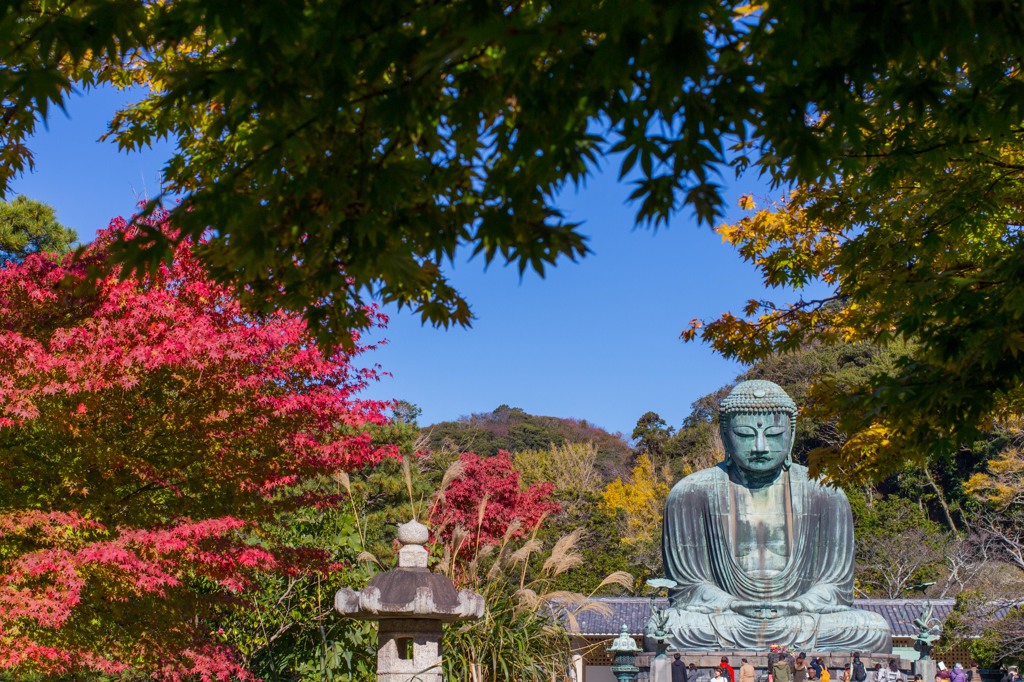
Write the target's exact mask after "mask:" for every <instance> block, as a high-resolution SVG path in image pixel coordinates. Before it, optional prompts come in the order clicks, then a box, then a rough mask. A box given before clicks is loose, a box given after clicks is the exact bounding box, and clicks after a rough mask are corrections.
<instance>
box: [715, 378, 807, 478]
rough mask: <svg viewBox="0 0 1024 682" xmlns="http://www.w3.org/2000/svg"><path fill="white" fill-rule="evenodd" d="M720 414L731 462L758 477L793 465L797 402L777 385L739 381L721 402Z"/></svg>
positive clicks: (722, 430)
mask: <svg viewBox="0 0 1024 682" xmlns="http://www.w3.org/2000/svg"><path fill="white" fill-rule="evenodd" d="M718 417H719V419H718V421H719V428H720V429H721V432H722V443H723V445H724V446H725V451H726V453H727V455H728V459H727V460H726V462H727V463H728V464H731V465H736V466H738V467H739V468H740V469H742V470H743V471H745V472H746V473H748V474H752V475H755V476H758V475H760V476H764V475H767V474H771V473H773V472H777V471H778V470H779V469H780V468H784V469H788V468H789V467H790V465H791V464H792V459H791V454H792V450H793V437H794V435H795V434H796V403H794V402H793V399H792V398H790V397H789V396H788V395H787V394H786V392H785V391H783V390H782V388H781V387H780V386H779V385H778V384H775V383H772V382H771V381H762V380H759V379H755V380H751V381H744V382H741V383H739V384H737V385H736V387H735V388H733V389H732V391H731V392H730V393H729V395H728V396H726V397H725V399H724V400H722V402H721V404H720V405H719V408H718Z"/></svg>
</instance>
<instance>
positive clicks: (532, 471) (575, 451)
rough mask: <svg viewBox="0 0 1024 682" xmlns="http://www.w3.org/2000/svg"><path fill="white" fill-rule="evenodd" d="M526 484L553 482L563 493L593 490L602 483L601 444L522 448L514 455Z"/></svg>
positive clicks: (589, 491)
mask: <svg viewBox="0 0 1024 682" xmlns="http://www.w3.org/2000/svg"><path fill="white" fill-rule="evenodd" d="M512 461H513V463H514V465H515V468H516V470H518V471H519V473H520V475H521V476H522V480H523V483H526V484H532V483H538V482H546V483H553V484H554V485H555V490H557V491H559V492H563V493H575V494H583V493H593V492H597V490H598V488H599V487H600V484H601V477H600V475H599V474H598V473H597V468H596V463H597V446H596V445H594V443H593V442H590V443H566V444H565V445H555V444H553V443H552V444H551V446H550V447H548V448H546V449H543V450H520V451H519V452H516V453H514V454H513V455H512Z"/></svg>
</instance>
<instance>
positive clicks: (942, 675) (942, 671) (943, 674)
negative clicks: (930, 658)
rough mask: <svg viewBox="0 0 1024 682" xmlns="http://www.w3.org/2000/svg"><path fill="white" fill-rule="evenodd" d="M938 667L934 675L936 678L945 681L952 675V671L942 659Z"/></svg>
mask: <svg viewBox="0 0 1024 682" xmlns="http://www.w3.org/2000/svg"><path fill="white" fill-rule="evenodd" d="M938 668H939V672H938V673H937V674H936V675H935V677H936V679H939V680H943V681H945V680H949V679H951V678H952V677H953V673H952V672H950V670H949V668H947V667H946V663H945V662H944V661H939V665H938Z"/></svg>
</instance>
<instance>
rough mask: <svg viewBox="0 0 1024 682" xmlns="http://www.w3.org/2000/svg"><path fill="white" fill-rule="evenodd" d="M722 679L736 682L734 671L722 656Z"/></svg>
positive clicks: (727, 660)
mask: <svg viewBox="0 0 1024 682" xmlns="http://www.w3.org/2000/svg"><path fill="white" fill-rule="evenodd" d="M722 677H728V678H729V682H736V671H735V670H733V669H732V666H731V665H729V659H728V658H726V657H725V656H722Z"/></svg>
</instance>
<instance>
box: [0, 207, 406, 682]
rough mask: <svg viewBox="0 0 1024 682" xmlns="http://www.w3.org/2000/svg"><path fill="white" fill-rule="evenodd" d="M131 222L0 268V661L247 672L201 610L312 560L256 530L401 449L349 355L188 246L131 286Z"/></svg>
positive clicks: (74, 668) (370, 375)
mask: <svg viewBox="0 0 1024 682" xmlns="http://www.w3.org/2000/svg"><path fill="white" fill-rule="evenodd" d="M165 220H166V218H165V216H156V217H155V218H153V219H152V221H151V223H150V226H156V227H159V228H160V229H163V230H170V229H171V227H170V226H168V225H166V224H164V223H163V222H162V221H165ZM128 231H129V228H128V227H127V226H126V223H125V221H123V220H120V219H118V220H115V221H113V222H112V223H111V225H110V227H109V228H108V229H107V230H106V231H103V232H101V233H100V234H99V235H98V236H97V239H96V241H95V242H94V243H93V244H92V245H90V246H89V247H87V248H86V249H85V251H84V253H82V254H79V257H78V258H74V257H72V256H68V257H64V258H58V257H56V256H51V255H33V256H29V257H28V258H26V259H25V260H24V261H23V262H21V263H7V264H6V266H5V267H4V268H2V269H0V670H3V669H9V670H15V671H18V672H26V673H29V672H40V673H44V674H67V673H75V672H82V671H90V670H91V671H99V672H106V673H117V672H123V671H128V670H131V671H133V672H143V673H149V674H156V675H159V676H162V677H165V678H171V679H180V678H183V677H193V676H198V677H200V678H202V679H204V680H206V679H220V680H224V679H228V678H230V677H232V676H238V677H245V676H246V673H245V671H244V670H242V669H241V668H240V666H239V664H238V662H237V658H236V657H235V656H234V654H233V652H232V651H231V650H230V649H229V648H227V647H225V646H224V645H223V644H222V643H220V642H219V641H218V639H217V637H216V633H215V632H211V630H210V627H209V625H208V623H209V622H211V620H210V616H211V615H212V614H213V613H214V612H215V611H216V610H218V609H223V608H226V607H230V605H231V603H232V602H233V600H234V599H235V596H236V595H237V594H238V593H239V592H240V591H242V590H244V589H246V587H247V585H248V584H249V582H250V580H251V577H252V575H253V572H254V571H257V570H279V571H296V570H303V569H304V567H308V566H309V565H310V563H311V562H315V561H316V559H317V557H316V556H311V555H310V554H309V553H308V552H307V553H303V554H299V553H296V552H288V551H287V549H286V548H281V547H277V546H275V545H274V543H273V541H272V540H271V539H270V536H269V534H263V533H261V524H264V523H265V522H266V521H268V520H270V519H272V517H273V515H274V514H275V513H276V512H278V511H279V510H282V509H286V508H288V506H289V505H295V504H299V503H309V502H311V501H315V500H310V499H309V498H308V495H309V493H308V491H306V492H305V493H303V494H302V495H303V496H300V494H299V492H297V491H298V490H299V486H296V485H295V484H296V483H298V482H301V481H304V480H307V479H309V478H310V477H312V476H316V475H320V474H324V473H330V472H335V471H338V470H340V469H344V470H352V469H354V468H357V467H361V466H364V465H367V464H369V463H373V462H376V461H379V460H380V459H381V458H382V457H385V456H389V455H392V454H395V453H394V452H393V449H391V448H388V447H376V446H375V445H374V444H373V443H372V441H371V437H370V436H369V435H368V433H367V427H369V426H371V425H375V424H382V423H384V422H385V417H384V416H383V410H384V409H385V408H386V407H387V406H388V405H387V404H386V403H383V402H376V401H367V400H357V399H355V398H354V397H353V396H354V394H355V393H356V392H357V391H359V390H360V389H361V388H363V387H364V386H365V385H366V384H367V382H369V381H372V380H373V379H374V378H375V377H376V370H375V369H374V368H370V369H362V370H359V369H356V368H354V367H353V365H352V362H351V361H352V356H353V355H354V354H355V353H358V352H360V349H357V350H356V351H353V352H351V353H343V352H340V351H339V352H336V353H334V354H327V353H325V352H324V351H323V350H322V349H321V348H320V347H318V346H317V345H316V343H315V342H314V339H313V337H312V335H311V334H309V333H308V331H307V329H306V326H305V324H304V322H303V321H302V320H301V318H300V317H299V316H296V315H287V314H283V313H273V314H265V315H258V314H254V313H251V312H248V311H247V310H245V309H243V308H242V307H241V306H240V305H239V303H238V300H237V297H236V296H235V295H234V292H233V291H232V290H231V289H229V288H226V287H223V286H220V285H217V284H214V283H213V282H212V281H211V280H210V279H209V277H207V275H206V272H205V271H204V269H203V267H202V266H201V265H200V264H199V262H198V261H197V259H196V258H195V257H193V254H192V248H191V246H190V244H188V243H186V244H184V245H182V246H181V247H180V248H179V249H178V250H177V252H176V254H175V257H174V260H173V262H172V263H171V264H169V265H165V266H163V267H161V268H160V270H159V272H158V273H157V274H155V275H153V276H151V277H149V278H147V279H145V280H143V281H139V280H136V279H134V278H127V279H123V280H122V278H121V275H122V273H121V272H118V271H116V270H111V269H110V268H106V267H105V264H106V262H107V255H108V249H109V247H110V245H111V243H112V242H113V241H114V240H115V239H116V238H117V237H118V236H119V235H121V234H123V233H127V232H128ZM128 236H129V237H130V236H131V235H130V234H129V235H128ZM97 272H99V273H100V274H97ZM371 314H373V315H375V316H376V318H377V320H378V321H379V322H380V323H383V321H384V319H383V316H381V315H379V314H378V313H376V312H374V311H371ZM356 342H357V345H358V338H356ZM366 347H367V346H364V347H363V349H365V348H366ZM221 612H222V611H221Z"/></svg>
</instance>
